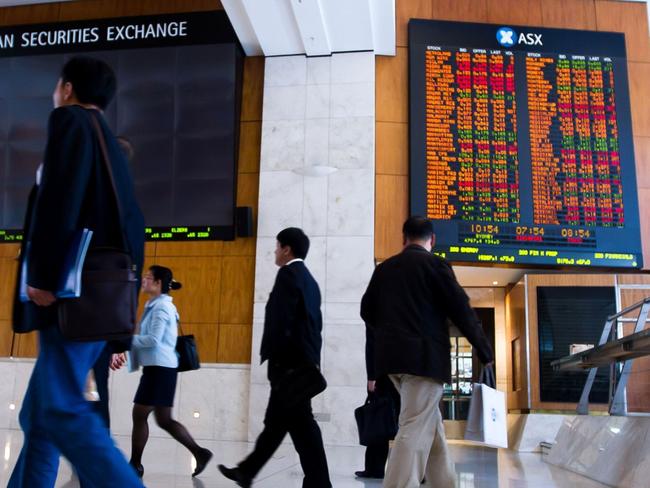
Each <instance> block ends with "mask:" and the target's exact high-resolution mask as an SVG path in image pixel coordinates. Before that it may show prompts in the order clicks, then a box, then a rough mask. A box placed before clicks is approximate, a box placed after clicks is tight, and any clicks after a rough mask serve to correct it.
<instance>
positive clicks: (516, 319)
mask: <svg viewBox="0 0 650 488" xmlns="http://www.w3.org/2000/svg"><path fill="white" fill-rule="evenodd" d="M527 344H528V336H527V334H526V288H525V284H524V281H523V280H522V281H520V282H519V283H517V284H515V285H514V286H513V287H512V288H510V289H509V290H508V292H507V293H506V364H505V365H504V366H505V367H506V378H507V385H506V388H505V391H506V396H507V398H506V400H507V405H508V410H523V409H527V408H528V360H527V355H526V345H527Z"/></svg>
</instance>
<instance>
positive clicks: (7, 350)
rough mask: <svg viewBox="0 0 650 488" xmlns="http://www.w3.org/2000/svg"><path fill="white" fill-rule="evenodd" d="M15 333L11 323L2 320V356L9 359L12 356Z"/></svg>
mask: <svg viewBox="0 0 650 488" xmlns="http://www.w3.org/2000/svg"><path fill="white" fill-rule="evenodd" d="M13 337H14V333H13V331H12V330H11V321H9V320H0V356H2V357H7V356H10V355H11V341H12V340H13Z"/></svg>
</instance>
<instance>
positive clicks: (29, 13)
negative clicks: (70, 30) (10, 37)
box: [3, 3, 60, 89]
mask: <svg viewBox="0 0 650 488" xmlns="http://www.w3.org/2000/svg"><path fill="white" fill-rule="evenodd" d="M59 7H60V4H58V3H45V4H38V5H20V6H16V7H8V8H6V9H5V15H4V20H3V21H4V23H5V25H19V24H40V23H44V22H56V21H57V20H58V18H59ZM52 89H54V87H52Z"/></svg>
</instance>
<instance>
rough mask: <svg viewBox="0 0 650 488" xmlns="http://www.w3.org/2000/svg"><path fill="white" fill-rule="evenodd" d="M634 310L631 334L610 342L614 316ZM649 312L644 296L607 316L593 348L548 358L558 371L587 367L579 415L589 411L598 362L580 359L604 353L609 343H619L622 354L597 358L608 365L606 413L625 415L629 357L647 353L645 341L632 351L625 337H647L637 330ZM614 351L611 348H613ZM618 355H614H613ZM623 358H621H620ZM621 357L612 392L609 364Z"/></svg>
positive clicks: (615, 317)
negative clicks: (636, 313)
mask: <svg viewBox="0 0 650 488" xmlns="http://www.w3.org/2000/svg"><path fill="white" fill-rule="evenodd" d="M636 309H640V310H639V314H638V316H637V319H636V325H635V327H634V332H633V333H632V336H631V337H628V336H625V339H626V340H621V339H615V341H614V342H610V337H611V335H612V333H613V332H614V328H613V327H612V326H613V325H614V322H616V321H618V319H619V318H620V317H621V316H623V315H626V314H628V313H630V312H632V311H634V310H636ZM649 314H650V297H646V298H644V299H643V300H641V301H640V302H638V303H635V304H634V305H630V306H629V307H627V308H625V309H623V310H621V311H620V312H618V313H615V314H613V315H610V316H608V317H607V320H606V321H605V326H604V327H603V332H602V334H601V336H600V340H599V341H598V345H597V346H595V347H592V348H590V349H587V350H585V351H581V352H579V353H576V354H571V355H570V356H565V357H563V358H560V359H556V360H555V361H552V363H551V365H552V366H553V367H554V368H557V369H558V370H563V369H572V368H576V367H577V368H580V366H581V365H582V367H583V368H584V369H586V368H590V370H589V374H588V375H587V381H586V382H585V386H584V388H583V389H582V394H581V395H580V401H579V402H578V408H577V409H576V410H577V413H578V414H581V415H585V414H587V413H589V393H590V392H591V387H592V386H593V383H594V379H595V378H596V372H597V370H598V366H599V364H598V363H597V362H595V361H594V362H591V363H588V362H587V361H584V359H586V358H588V357H590V356H591V354H592V353H594V352H595V351H596V352H597V355H600V354H599V353H604V352H608V351H609V350H611V349H612V347H603V346H605V345H606V344H612V345H614V346H615V345H616V344H615V343H616V342H620V343H621V344H620V345H621V347H622V348H623V350H624V352H625V354H612V355H611V356H610V357H609V358H600V357H599V358H598V359H601V360H602V361H603V362H601V363H600V364H602V365H604V364H610V370H611V373H610V404H609V413H610V415H626V414H627V402H626V399H625V388H626V386H627V380H628V378H629V376H630V374H631V371H632V360H633V359H634V358H635V357H640V356H645V355H650V349H647V348H646V347H645V346H647V344H645V343H644V344H643V346H644V347H641V348H639V349H638V350H636V351H631V350H630V344H633V343H634V342H633V341H631V342H630V341H628V340H627V339H639V340H641V339H643V340H645V339H647V334H642V333H641V332H642V331H643V329H644V327H645V324H646V321H647V320H648V315H649ZM628 342H629V343H628ZM614 352H615V351H614ZM617 356H618V357H617ZM623 357H625V359H623ZM621 359H623V365H622V368H621V370H620V373H619V378H618V384H617V385H616V390H615V391H614V392H613V395H612V387H613V383H614V382H615V378H614V376H615V373H614V369H613V368H614V366H613V364H614V363H616V362H619V360H621Z"/></svg>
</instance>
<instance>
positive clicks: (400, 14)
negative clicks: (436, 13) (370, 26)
mask: <svg viewBox="0 0 650 488" xmlns="http://www.w3.org/2000/svg"><path fill="white" fill-rule="evenodd" d="M431 11H432V10H431V0H396V1H395V18H396V19H395V23H396V25H395V29H396V33H395V34H396V37H397V46H400V47H405V46H408V22H409V20H410V19H430V18H431Z"/></svg>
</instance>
